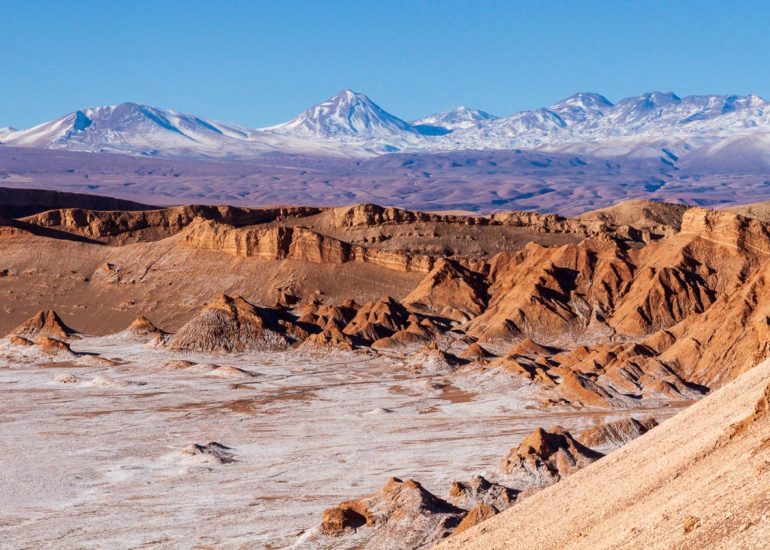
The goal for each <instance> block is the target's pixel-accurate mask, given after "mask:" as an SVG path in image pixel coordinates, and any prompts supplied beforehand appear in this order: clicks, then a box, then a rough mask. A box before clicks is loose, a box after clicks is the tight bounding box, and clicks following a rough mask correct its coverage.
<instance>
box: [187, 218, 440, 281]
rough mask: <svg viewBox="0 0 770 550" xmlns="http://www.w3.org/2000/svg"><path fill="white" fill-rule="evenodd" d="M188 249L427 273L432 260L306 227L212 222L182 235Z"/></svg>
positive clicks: (198, 222)
mask: <svg viewBox="0 0 770 550" xmlns="http://www.w3.org/2000/svg"><path fill="white" fill-rule="evenodd" d="M180 238H181V239H182V242H184V243H185V244H186V245H187V246H191V247H194V248H198V249H201V250H215V251H219V252H225V253H227V254H232V255H233V256H244V257H256V258H260V259H263V260H284V259H293V260H300V261H305V262H312V263H331V264H342V263H347V262H360V263H369V264H373V265H376V266H379V267H384V268H386V269H392V270H395V271H402V272H407V271H414V272H418V273H427V272H429V271H430V269H431V268H432V267H433V262H434V259H433V258H431V257H430V256H425V255H419V254H407V253H405V252H401V251H397V250H383V249H377V248H366V247H363V246H360V245H355V244H350V243H347V242H344V241H341V240H338V239H335V238H334V237H330V236H328V235H323V234H321V233H318V232H316V231H313V230H311V229H307V228H304V227H299V226H295V227H284V226H278V227H264V228H263V227H257V228H236V227H233V226H230V225H225V224H222V223H219V222H215V221H212V220H200V219H199V220H196V221H195V222H193V223H191V224H190V225H189V227H187V228H186V229H185V230H184V232H182V233H181V234H180Z"/></svg>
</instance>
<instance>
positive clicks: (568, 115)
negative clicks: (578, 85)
mask: <svg viewBox="0 0 770 550" xmlns="http://www.w3.org/2000/svg"><path fill="white" fill-rule="evenodd" d="M612 106H613V105H612V103H611V102H610V101H609V100H608V99H607V98H606V97H604V96H603V95H601V94H595V93H588V92H581V93H577V94H574V95H571V96H570V97H568V98H567V99H563V100H562V101H559V102H558V103H554V104H553V105H551V106H550V107H549V110H550V111H552V112H554V113H556V114H557V115H558V116H559V118H561V119H562V120H563V121H564V122H565V123H566V124H567V125H572V124H576V123H585V122H590V121H593V120H596V119H598V118H601V117H603V116H604V114H605V113H606V112H607V111H608V110H610V109H611V108H612Z"/></svg>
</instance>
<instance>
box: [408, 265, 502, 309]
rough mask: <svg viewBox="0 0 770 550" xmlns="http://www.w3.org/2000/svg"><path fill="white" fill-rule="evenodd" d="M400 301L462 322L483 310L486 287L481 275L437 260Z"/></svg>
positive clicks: (485, 300) (485, 299)
mask: <svg viewBox="0 0 770 550" xmlns="http://www.w3.org/2000/svg"><path fill="white" fill-rule="evenodd" d="M402 302H403V303H404V305H407V306H412V307H418V308H421V309H424V310H426V311H430V312H433V313H436V314H439V315H441V316H443V317H447V318H449V319H453V320H455V321H463V322H465V321H468V320H469V319H471V318H473V317H475V316H477V315H479V314H480V313H481V312H482V311H484V308H485V307H486V302H487V296H486V287H485V284H484V280H483V278H482V277H481V275H480V274H478V273H474V272H471V271H469V270H468V269H465V268H464V267H462V266H460V265H459V264H457V263H456V262H453V261H451V260H446V259H439V260H438V261H436V263H435V264H434V266H433V269H432V270H431V271H430V273H428V274H427V275H426V276H425V278H424V279H423V280H422V281H421V282H420V284H418V285H417V287H416V288H415V289H414V290H413V291H412V292H410V293H409V294H408V295H407V296H406V298H404V299H403V300H402Z"/></svg>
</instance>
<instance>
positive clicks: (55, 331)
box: [11, 310, 77, 340]
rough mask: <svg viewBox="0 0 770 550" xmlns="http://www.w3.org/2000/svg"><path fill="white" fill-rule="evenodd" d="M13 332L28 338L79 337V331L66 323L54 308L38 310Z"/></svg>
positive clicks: (60, 338)
mask: <svg viewBox="0 0 770 550" xmlns="http://www.w3.org/2000/svg"><path fill="white" fill-rule="evenodd" d="M11 334H12V335H13V336H20V337H23V338H27V339H35V338H37V337H39V336H48V337H51V338H56V339H59V340H66V339H68V338H77V332H76V331H75V330H73V329H71V328H70V327H68V326H67V325H65V324H64V321H62V320H61V318H60V317H59V315H58V314H57V313H56V312H55V311H52V310H45V311H39V312H37V313H36V314H35V315H34V316H32V317H31V318H30V319H28V320H26V321H25V322H24V323H22V324H21V325H19V326H18V327H16V328H15V329H14V330H13V331H12V332H11Z"/></svg>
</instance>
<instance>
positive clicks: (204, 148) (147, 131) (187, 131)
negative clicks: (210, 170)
mask: <svg viewBox="0 0 770 550" xmlns="http://www.w3.org/2000/svg"><path fill="white" fill-rule="evenodd" d="M252 134H253V132H252V131H251V130H247V129H245V128H241V127H239V126H234V125H230V124H222V123H219V122H213V121H209V120H205V119H203V118H200V117H197V116H193V115H186V114H183V113H179V112H177V111H171V110H165V109H157V108H155V107H150V106H148V105H139V104H136V103H121V104H120V105H110V106H106V107H94V108H88V109H83V110H79V111H75V112H73V113H70V114H68V115H65V116H63V117H61V118H58V119H56V120H53V121H50V122H46V123H44V124H40V125H38V126H35V127H33V128H30V129H28V130H17V131H13V132H9V133H8V134H6V135H5V136H4V137H3V139H2V141H3V143H4V144H6V145H12V146H20V147H45V148H48V149H68V150H72V151H88V152H113V153H128V154H142V155H157V154H161V155H163V154H166V155H169V154H175V155H182V156H197V155H203V156H207V155H210V154H212V153H217V152H218V153H220V155H217V156H227V155H228V153H231V152H237V151H239V150H241V149H243V145H244V143H248V142H249V141H250V140H251V138H252ZM255 145H256V144H255ZM251 148H252V149H255V150H259V149H261V150H263V151H264V150H268V149H269V147H267V146H263V147H259V146H254V147H251Z"/></svg>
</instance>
